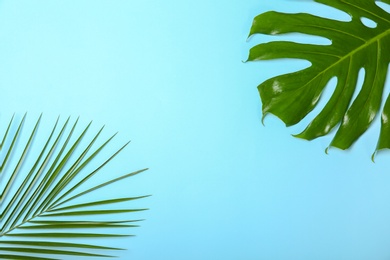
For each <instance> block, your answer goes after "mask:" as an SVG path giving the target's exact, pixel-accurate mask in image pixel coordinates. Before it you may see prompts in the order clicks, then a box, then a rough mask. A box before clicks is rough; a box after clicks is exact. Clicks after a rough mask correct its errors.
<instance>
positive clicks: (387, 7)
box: [375, 1, 390, 13]
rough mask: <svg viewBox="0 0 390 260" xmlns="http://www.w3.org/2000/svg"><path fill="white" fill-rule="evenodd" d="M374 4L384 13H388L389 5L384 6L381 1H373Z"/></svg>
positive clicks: (389, 11) (389, 10)
mask: <svg viewBox="0 0 390 260" xmlns="http://www.w3.org/2000/svg"><path fill="white" fill-rule="evenodd" d="M375 4H376V5H377V6H379V7H380V8H382V9H383V10H384V11H385V12H388V13H390V4H386V3H384V2H382V1H375Z"/></svg>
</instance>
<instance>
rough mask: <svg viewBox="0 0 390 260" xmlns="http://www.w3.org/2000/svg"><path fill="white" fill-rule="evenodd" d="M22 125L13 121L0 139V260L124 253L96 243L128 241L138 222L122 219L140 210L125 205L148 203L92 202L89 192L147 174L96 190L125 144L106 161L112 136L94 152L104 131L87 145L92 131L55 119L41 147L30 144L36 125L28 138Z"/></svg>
mask: <svg viewBox="0 0 390 260" xmlns="http://www.w3.org/2000/svg"><path fill="white" fill-rule="evenodd" d="M25 120H26V116H24V117H23V118H22V119H21V120H19V121H18V120H16V119H15V118H12V119H11V120H10V121H9V123H8V127H7V128H6V130H5V131H4V136H3V137H2V138H0V140H1V143H0V160H2V161H0V163H1V164H0V259H62V258H63V257H66V256H68V257H69V256H71V257H75V256H77V257H112V256H113V255H112V252H114V251H115V250H122V248H117V247H109V246H103V245H100V244H96V242H97V241H98V240H95V239H96V238H97V239H99V238H100V239H103V242H104V240H106V239H109V238H115V237H126V236H130V235H131V234H128V233H127V232H128V231H127V230H128V229H129V228H133V227H137V226H138V225H136V222H137V221H139V220H137V219H128V217H129V215H128V214H131V213H134V212H138V211H143V210H145V209H144V208H129V207H128V206H123V205H126V204H127V202H130V201H134V200H138V199H141V198H144V197H146V196H137V197H115V192H110V194H109V195H108V196H106V198H105V199H96V196H94V195H93V194H94V193H93V192H96V191H101V190H102V188H104V187H109V186H112V185H113V184H114V183H117V182H118V181H123V180H125V179H127V178H129V177H131V176H134V175H136V174H138V173H140V172H143V171H145V170H147V169H142V170H139V171H135V172H130V173H127V174H122V175H119V176H115V175H113V176H111V177H110V179H109V180H106V181H101V182H98V183H96V182H97V180H96V178H95V179H94V178H93V177H94V176H95V174H99V173H101V172H102V169H103V167H105V166H106V165H107V164H108V163H109V162H110V161H111V160H112V159H113V158H114V157H115V156H116V155H117V154H118V153H120V152H121V151H122V150H123V149H124V148H125V147H126V145H127V144H125V145H123V146H122V147H120V148H119V149H117V150H116V151H114V152H113V153H110V152H109V150H107V145H108V144H109V143H110V142H111V141H112V139H113V137H114V136H115V135H113V136H111V137H109V138H108V139H107V140H105V141H104V142H102V144H96V143H97V142H96V141H97V140H98V138H99V137H100V136H101V133H102V130H103V128H101V129H100V130H99V131H97V133H95V134H92V135H91V137H88V134H89V132H90V131H89V129H90V125H91V124H88V125H87V126H86V127H84V128H82V129H81V131H80V130H77V129H76V128H77V127H78V125H79V123H78V120H76V121H75V122H74V123H73V124H71V123H70V119H69V118H68V119H67V120H66V121H65V122H63V123H61V124H60V120H59V119H58V120H57V122H56V123H55V124H54V125H53V128H52V129H51V130H50V132H49V134H48V136H47V137H41V139H42V138H43V139H42V140H44V142H43V143H41V142H38V143H34V139H36V138H38V136H40V135H39V125H40V121H41V117H39V119H38V120H37V122H36V123H35V126H34V127H33V129H32V130H31V131H30V132H28V131H23V126H24V122H25ZM77 132H81V133H80V134H76V133H77ZM25 134H27V135H25ZM88 138H89V139H90V140H89V141H88V140H85V139H88ZM99 140H100V139H99ZM99 142H100V141H99ZM107 154H108V155H107ZM101 158H103V159H101ZM96 161H99V162H98V164H97V166H95V165H96ZM92 162H94V164H92ZM91 165H94V166H93V167H94V168H93V167H92V166H91ZM92 195H93V196H92ZM112 196H113V197H112ZM94 198H95V199H94ZM113 216H116V218H115V219H114V218H113ZM91 238H94V240H91ZM75 239H77V241H75ZM83 239H86V241H94V243H92V244H91V243H90V242H82V241H83ZM80 241H81V242H80Z"/></svg>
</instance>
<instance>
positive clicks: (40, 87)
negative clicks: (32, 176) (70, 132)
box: [0, 0, 390, 260]
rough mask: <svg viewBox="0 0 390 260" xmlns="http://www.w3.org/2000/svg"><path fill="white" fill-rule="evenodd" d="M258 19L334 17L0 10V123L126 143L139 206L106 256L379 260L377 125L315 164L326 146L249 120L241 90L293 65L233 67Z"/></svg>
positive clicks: (180, 4) (184, 7)
mask: <svg viewBox="0 0 390 260" xmlns="http://www.w3.org/2000/svg"><path fill="white" fill-rule="evenodd" d="M271 9H276V10H280V11H288V12H297V11H309V12H313V13H316V14H319V15H327V16H331V17H334V18H337V19H348V17H346V16H345V15H343V14H339V13H337V12H335V13H334V12H333V11H331V10H330V9H329V8H325V7H323V6H320V7H318V5H314V4H313V3H310V2H308V1H291V2H287V1H281V0H279V1H255V0H247V1H239V0H232V1H222V0H214V1H209V0H198V1H188V0H184V1H177V0H165V1H162V0H143V1H140V0H138V1H137V0H126V1H125V0H115V1H112V0H111V1H108V0H81V1H80V0H79V1H74V0H66V1H65V0H62V1H60V0H50V1H43V0H33V1H32V0H17V1H15V0H13V1H10V0H3V1H1V2H0V39H1V40H0V85H1V92H0V104H1V109H2V114H1V119H2V120H3V119H6V118H9V116H10V115H11V114H12V113H14V112H16V113H17V114H19V115H21V114H23V113H24V112H26V111H28V112H29V116H30V117H31V118H32V119H31V120H32V121H33V120H34V119H35V118H36V117H37V115H39V113H41V112H43V113H44V119H45V120H47V121H46V122H52V120H51V119H52V118H55V117H56V116H57V115H63V116H68V115H72V116H81V118H82V120H85V121H88V120H94V124H95V125H97V126H101V125H103V124H105V125H106V126H107V129H106V131H107V132H109V133H114V132H116V131H119V136H118V138H119V139H118V140H119V141H125V140H128V139H131V140H132V143H131V144H130V146H129V148H128V149H127V150H126V152H125V155H124V156H126V159H125V158H124V157H121V158H120V160H122V161H123V164H120V165H119V166H118V169H123V168H126V169H127V168H129V169H133V170H135V169H140V168H144V167H149V168H150V170H149V171H147V172H146V173H145V174H142V175H139V176H137V177H134V178H133V180H132V186H131V188H129V187H127V186H126V187H123V189H124V190H126V189H129V190H131V193H132V194H131V195H142V194H152V195H153V196H152V197H150V198H147V199H145V200H143V201H142V202H139V203H140V205H142V206H144V207H149V208H150V210H149V211H147V212H144V213H142V214H141V215H142V217H144V218H146V221H144V222H143V223H142V227H141V228H139V229H137V230H136V231H135V233H136V234H137V236H136V237H134V238H130V239H125V240H120V242H119V243H121V246H124V247H127V248H128V251H126V252H120V253H119V254H120V256H121V259H135V260H154V259H163V260H165V259H169V260H182V259H186V260H192V259H194V260H195V259H196V260H200V259H201V260H215V259H224V260H241V259H245V260H279V259H283V260H284V259H289V260H293V259H298V260H302V259H316V260H320V259H324V260H327V259H333V260H348V259H351V260H363V259H364V260H382V259H383V260H385V259H390V247H389V245H390V174H389V170H388V165H389V164H388V161H389V160H388V158H389V157H388V156H389V154H388V153H382V154H380V155H379V156H377V160H376V163H372V162H371V160H370V156H371V154H372V152H373V150H374V148H375V145H376V138H377V135H378V131H379V130H378V128H377V127H373V128H371V129H370V130H369V131H368V132H367V133H366V134H365V135H364V136H363V137H362V138H361V139H360V140H359V142H358V143H357V144H356V145H354V147H353V149H352V150H350V151H346V152H342V151H338V150H335V149H331V150H330V154H329V155H326V154H325V153H324V150H325V148H326V147H327V146H328V144H329V142H330V140H331V139H330V137H325V138H322V139H318V140H315V141H313V142H306V141H303V140H299V139H294V138H293V137H291V136H290V134H293V133H297V132H299V131H300V130H302V129H303V128H304V127H305V125H304V124H303V125H298V126H294V127H292V128H285V127H284V125H283V124H282V123H281V122H280V121H279V120H277V119H276V118H274V117H272V116H270V117H267V118H266V120H265V126H263V125H262V124H261V122H260V119H261V103H260V99H259V96H258V93H257V88H256V86H257V85H258V84H259V83H260V82H261V81H263V80H265V79H266V78H268V77H271V76H274V75H277V74H280V73H284V72H287V71H293V70H295V69H296V68H301V67H302V66H305V64H306V63H304V62H301V63H297V62H286V61H278V62H269V63H266V62H265V63H243V62H242V61H244V60H245V59H246V56H247V53H248V50H249V48H250V47H251V46H253V45H255V44H256V43H258V42H260V41H265V40H269V37H253V38H252V39H250V40H249V41H248V42H247V41H246V38H247V35H248V33H249V29H250V26H251V23H252V19H253V18H254V16H255V15H257V14H259V13H262V12H264V11H267V10H271ZM298 38H299V37H298ZM299 39H301V40H305V38H302V37H301V38H299ZM299 39H298V40H299ZM316 111H318V110H316ZM310 116H311V117H312V115H310ZM310 116H309V119H310ZM309 119H305V122H309ZM3 122H4V121H3ZM378 123H379V122H376V124H378ZM127 158H129V159H127ZM120 162H121V161H120ZM126 185H128V183H126Z"/></svg>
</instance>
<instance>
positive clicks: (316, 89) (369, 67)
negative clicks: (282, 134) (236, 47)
mask: <svg viewBox="0 0 390 260" xmlns="http://www.w3.org/2000/svg"><path fill="white" fill-rule="evenodd" d="M313 1H314V2H317V3H321V4H324V5H327V6H330V7H333V8H336V9H338V10H340V11H342V12H344V13H347V14H349V15H350V17H351V20H350V21H339V20H333V19H327V18H323V17H319V16H315V15H311V14H307V13H297V14H287V13H279V12H274V11H271V12H266V13H263V14H260V15H259V16H257V17H256V18H255V19H254V21H253V25H252V28H251V31H250V36H251V35H254V34H266V35H282V34H288V33H300V34H304V35H312V36H320V37H324V38H327V39H329V40H330V41H331V44H330V45H318V44H300V43H296V42H289V41H274V42H268V43H262V44H259V45H256V46H254V47H253V48H251V50H250V53H249V58H248V61H259V60H272V59H279V58H293V59H303V60H306V61H309V62H310V63H311V65H310V66H309V67H307V68H305V69H303V70H300V71H297V72H293V73H288V74H284V75H279V76H276V77H273V78H270V79H268V80H266V81H264V82H263V83H261V84H260V85H259V87H258V89H259V92H260V97H261V101H262V110H263V116H265V115H267V114H268V113H271V114H273V115H276V116H277V117H279V118H280V119H281V120H282V121H283V122H284V123H285V124H286V125H287V126H291V125H294V124H297V123H299V122H300V121H301V120H302V119H303V118H304V117H305V116H306V115H307V114H308V113H309V112H310V111H312V110H313V109H314V107H315V106H316V105H317V104H318V102H319V100H320V97H321V95H322V93H323V91H324V88H325V87H326V86H327V83H328V82H329V81H330V79H332V78H334V77H336V78H337V84H336V87H335V90H334V92H333V93H332V95H331V97H330V98H329V100H328V102H327V103H326V105H325V106H324V108H323V109H322V110H321V112H319V114H318V115H316V117H315V118H314V119H313V120H312V121H311V122H310V123H309V124H308V126H307V127H306V129H305V130H304V131H303V132H301V133H299V134H297V135H295V136H296V137H299V138H303V139H307V140H312V139H314V138H317V137H320V136H324V135H327V134H328V133H329V132H330V131H331V130H332V129H335V128H336V127H338V129H337V131H336V134H335V136H334V138H333V140H332V141H331V143H330V145H329V147H337V148H340V149H347V148H349V147H350V146H351V145H352V144H353V143H354V142H355V141H356V140H357V139H358V138H359V137H360V136H361V135H362V134H363V133H364V132H365V131H366V130H367V128H368V127H369V126H370V124H371V123H372V121H373V120H374V118H375V117H376V115H377V114H378V113H379V112H380V110H381V106H382V104H381V103H382V100H384V98H383V95H384V86H385V81H386V75H387V69H388V65H389V62H390V14H389V13H388V12H386V11H385V9H386V8H382V7H383V6H382V5H383V4H384V5H388V4H390V1H389V0H382V1H381V2H382V3H380V4H378V1H374V0H313ZM318 6H319V8H321V5H318ZM381 6H382V7H381ZM365 20H366V21H370V22H371V24H368V25H365V24H367V23H365V22H364V21H365ZM362 68H364V71H365V74H364V80H363V84H362V86H361V89H360V91H359V92H358V93H357V94H356V93H355V94H354V92H357V91H358V90H357V89H358V88H357V81H358V74H359V71H360V70H361V69H362ZM354 96H356V98H354ZM389 100H390V99H389V97H387V100H386V102H385V105H384V106H383V110H382V111H381V113H382V117H381V118H382V121H381V130H380V134H379V140H378V143H377V146H376V150H375V152H376V151H378V150H381V149H385V148H390V120H389V119H390V101H389ZM378 132H379V131H378ZM374 154H375V153H374Z"/></svg>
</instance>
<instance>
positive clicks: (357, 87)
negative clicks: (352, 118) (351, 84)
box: [350, 68, 366, 104]
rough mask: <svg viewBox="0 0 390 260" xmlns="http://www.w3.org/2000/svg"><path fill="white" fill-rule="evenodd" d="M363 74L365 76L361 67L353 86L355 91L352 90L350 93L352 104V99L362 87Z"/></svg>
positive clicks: (364, 71)
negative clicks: (351, 93)
mask: <svg viewBox="0 0 390 260" xmlns="http://www.w3.org/2000/svg"><path fill="white" fill-rule="evenodd" d="M365 76H366V70H365V69H364V68H361V69H360V70H359V74H358V79H357V82H356V88H355V91H354V92H353V95H352V98H351V102H350V104H352V102H353V101H354V100H355V99H356V97H357V96H358V95H359V93H360V90H361V89H362V87H363V82H364V78H365Z"/></svg>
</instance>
